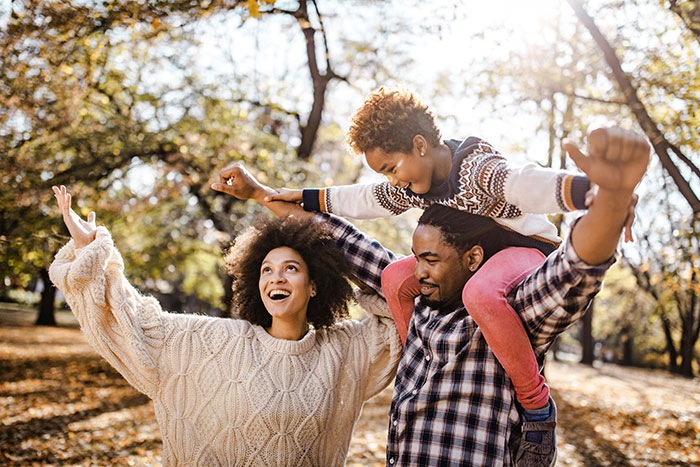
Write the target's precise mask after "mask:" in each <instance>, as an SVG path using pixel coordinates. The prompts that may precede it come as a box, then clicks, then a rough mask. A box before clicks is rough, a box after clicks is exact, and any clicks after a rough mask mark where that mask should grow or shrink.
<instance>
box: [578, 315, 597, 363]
mask: <svg viewBox="0 0 700 467" xmlns="http://www.w3.org/2000/svg"><path fill="white" fill-rule="evenodd" d="M594 305H595V301H592V302H591V305H590V306H589V307H588V310H586V313H585V314H584V315H583V318H582V319H581V347H582V352H581V363H583V364H585V365H593V360H594V358H595V355H594V348H593V347H594V342H593V308H594Z"/></svg>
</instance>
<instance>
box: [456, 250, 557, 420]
mask: <svg viewBox="0 0 700 467" xmlns="http://www.w3.org/2000/svg"><path fill="white" fill-rule="evenodd" d="M544 259H545V258H544V255H543V254H542V253H541V252H539V251H538V250H535V249H533V248H508V249H506V250H504V251H500V252H498V253H497V254H495V255H494V256H492V257H491V258H490V259H489V260H488V261H487V262H486V263H485V264H484V265H482V266H481V268H479V270H478V271H477V272H476V274H474V276H472V277H471V278H470V279H469V281H467V284H466V285H465V286H464V290H463V291H462V301H463V302H464V305H465V306H466V307H467V310H468V312H469V315H470V316H471V317H472V318H474V321H476V324H478V325H479V328H480V329H481V332H482V334H483V335H484V339H486V342H487V343H488V344H489V347H490V348H491V350H492V351H493V353H494V355H495V356H496V358H497V359H498V361H499V362H500V363H501V365H502V366H503V369H505V371H506V373H507V374H508V376H509V377H510V379H511V381H512V382H513V387H514V388H515V393H516V396H517V399H518V402H520V405H522V406H523V408H524V409H526V410H528V409H539V408H542V407H544V406H546V405H547V401H548V400H549V388H548V387H547V385H546V384H545V382H544V377H542V375H541V374H540V371H539V367H538V365H537V360H536V359H535V354H534V352H533V350H532V344H531V343H530V339H529V338H528V336H527V333H526V332H525V327H524V326H523V323H522V321H521V320H520V317H519V316H518V314H517V313H516V312H515V310H513V308H512V307H511V306H510V305H509V304H508V301H507V300H506V295H507V294H508V292H510V290H511V289H512V288H513V287H514V286H515V285H517V284H518V283H519V282H520V281H521V280H522V279H524V278H525V277H526V276H527V275H528V274H530V273H531V272H532V271H533V270H534V269H535V268H537V267H538V266H540V265H541V264H542V263H543V262H544Z"/></svg>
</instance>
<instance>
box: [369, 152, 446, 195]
mask: <svg viewBox="0 0 700 467" xmlns="http://www.w3.org/2000/svg"><path fill="white" fill-rule="evenodd" d="M365 158H366V159H367V164H368V165H369V166H370V168H371V169H372V170H374V171H375V172H377V173H380V174H382V175H386V177H387V178H388V179H389V183H391V186H398V187H399V188H410V189H411V191H413V192H414V193H418V194H423V193H427V192H428V191H430V187H431V185H432V183H431V180H432V176H433V166H432V159H431V158H430V157H428V156H427V155H426V156H421V155H420V153H419V152H418V151H417V150H416V149H414V150H413V151H412V152H410V153H404V152H384V151H383V150H382V149H379V148H374V149H370V150H369V151H367V152H366V153H365Z"/></svg>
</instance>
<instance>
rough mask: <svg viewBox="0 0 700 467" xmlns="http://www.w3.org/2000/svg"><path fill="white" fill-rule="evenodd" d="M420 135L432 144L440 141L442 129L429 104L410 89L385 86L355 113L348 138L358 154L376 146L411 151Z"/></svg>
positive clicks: (392, 150) (384, 148)
mask: <svg viewBox="0 0 700 467" xmlns="http://www.w3.org/2000/svg"><path fill="white" fill-rule="evenodd" d="M416 135H422V136H423V137H424V138H425V139H426V140H427V141H428V144H430V145H431V146H432V147H435V146H438V145H439V144H440V130H439V129H438V127H437V125H436V124H435V118H434V116H433V114H432V112H431V111H430V110H429V109H428V106H427V105H426V104H424V103H423V102H421V100H420V98H419V97H418V96H417V95H416V94H414V93H412V92H411V91H409V90H408V89H405V88H400V87H399V88H384V87H382V88H379V89H378V90H376V91H374V92H372V93H371V94H370V95H369V96H367V98H366V99H365V102H364V103H363V104H362V107H360V108H359V109H357V111H355V113H354V114H353V116H352V124H351V125H350V130H349V131H348V135H347V142H348V144H349V145H350V147H351V148H352V150H353V151H355V152H356V153H358V154H363V153H366V152H367V151H370V150H372V149H375V148H379V149H381V150H382V151H384V152H387V153H391V152H403V153H408V152H411V150H412V149H413V138H414V137H415V136H416Z"/></svg>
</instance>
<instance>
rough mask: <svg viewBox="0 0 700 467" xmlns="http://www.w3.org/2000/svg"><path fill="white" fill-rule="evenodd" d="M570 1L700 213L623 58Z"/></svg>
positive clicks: (667, 166)
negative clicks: (621, 60)
mask: <svg viewBox="0 0 700 467" xmlns="http://www.w3.org/2000/svg"><path fill="white" fill-rule="evenodd" d="M567 2H568V3H569V5H571V8H573V10H574V12H575V13H576V16H578V18H579V20H580V21H581V22H582V23H583V25H584V26H585V27H586V28H587V29H588V31H589V32H590V33H591V36H593V40H594V41H595V42H596V44H598V47H599V48H600V49H601V51H602V52H603V56H604V57H605V61H606V62H607V63H608V66H610V68H611V70H612V74H613V76H614V77H615V80H616V81H617V84H618V86H619V87H620V90H621V91H622V94H623V95H624V96H625V101H626V103H627V105H628V106H629V107H630V109H631V110H632V113H633V114H634V116H635V117H636V119H637V122H638V123H639V125H640V126H641V127H642V129H643V130H644V133H646V135H647V137H648V138H649V140H650V141H651V144H652V146H653V147H654V151H655V152H656V154H657V155H658V156H659V160H660V161H661V165H662V166H663V168H664V169H665V170H666V172H667V173H668V174H669V175H670V176H671V178H672V179H673V181H674V183H675V184H676V186H677V187H678V189H679V191H680V192H681V194H682V195H683V197H684V198H685V199H686V201H687V202H688V204H689V205H690V207H691V209H692V210H693V213H694V214H696V215H698V214H700V199H698V197H697V196H696V195H695V193H694V192H693V189H692V188H691V186H690V184H689V183H688V181H687V180H685V179H684V178H683V175H682V174H681V173H680V171H679V170H678V167H676V165H675V164H674V162H673V161H672V160H671V158H670V156H669V154H668V151H669V150H671V147H670V143H669V142H668V141H667V140H666V138H665V137H664V135H663V133H662V132H661V131H660V130H659V128H658V127H657V126H656V123H655V122H654V121H653V120H652V118H651V116H650V115H649V112H648V111H647V109H646V107H645V106H644V104H643V103H642V101H641V100H640V99H639V96H638V95H637V89H636V88H635V86H634V85H633V84H632V81H631V80H630V78H629V77H628V76H627V74H626V73H625V72H624V71H623V69H622V65H621V64H620V60H619V59H618V58H617V55H616V54H615V51H614V50H613V48H612V46H611V45H610V43H609V42H608V40H607V39H606V38H605V36H603V34H602V33H601V32H600V29H598V26H596V24H595V22H594V21H593V18H591V17H590V16H589V15H588V13H587V12H586V10H585V9H584V8H583V6H582V5H581V3H580V2H579V1H578V0H567Z"/></svg>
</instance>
